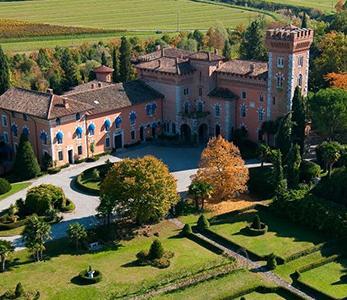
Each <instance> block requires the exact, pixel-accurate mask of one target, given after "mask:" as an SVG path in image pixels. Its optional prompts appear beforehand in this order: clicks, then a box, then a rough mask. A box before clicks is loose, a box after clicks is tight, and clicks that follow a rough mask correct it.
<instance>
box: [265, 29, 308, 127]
mask: <svg viewBox="0 0 347 300" xmlns="http://www.w3.org/2000/svg"><path fill="white" fill-rule="evenodd" d="M312 41H313V30H311V29H306V28H298V27H295V26H293V25H289V26H286V27H283V28H278V29H270V30H268V31H267V32H266V46H267V48H268V51H269V61H268V72H269V73H268V86H267V119H268V120H275V119H276V118H278V117H280V116H283V115H285V114H286V113H287V112H289V111H290V110H291V107H292V99H293V95H294V90H295V88H296V87H297V86H299V87H300V88H301V91H302V94H303V95H307V92H308V71H309V59H310V52H309V51H310V47H311V44H312Z"/></svg>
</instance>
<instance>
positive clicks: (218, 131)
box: [215, 125, 220, 136]
mask: <svg viewBox="0 0 347 300" xmlns="http://www.w3.org/2000/svg"><path fill="white" fill-rule="evenodd" d="M215 135H216V136H220V126H219V125H216V131H215Z"/></svg>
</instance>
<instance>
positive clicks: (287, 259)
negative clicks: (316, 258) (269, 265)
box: [278, 243, 325, 264]
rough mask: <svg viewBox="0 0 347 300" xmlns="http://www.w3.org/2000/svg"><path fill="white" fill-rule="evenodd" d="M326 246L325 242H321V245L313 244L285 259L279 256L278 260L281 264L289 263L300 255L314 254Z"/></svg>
mask: <svg viewBox="0 0 347 300" xmlns="http://www.w3.org/2000/svg"><path fill="white" fill-rule="evenodd" d="M324 246H325V243H323V244H319V245H316V246H313V247H311V248H308V249H305V250H302V251H299V252H296V253H294V254H292V255H290V256H288V257H286V258H284V259H283V258H281V257H278V261H279V263H280V264H284V263H288V262H290V261H293V260H296V259H298V258H300V257H303V256H306V255H309V254H312V253H314V252H317V251H319V250H321V249H322V248H323V247H324Z"/></svg>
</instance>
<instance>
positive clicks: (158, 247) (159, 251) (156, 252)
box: [148, 239, 164, 259]
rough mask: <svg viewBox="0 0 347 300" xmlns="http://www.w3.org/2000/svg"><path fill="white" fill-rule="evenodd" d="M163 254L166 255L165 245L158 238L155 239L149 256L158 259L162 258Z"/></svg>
mask: <svg viewBox="0 0 347 300" xmlns="http://www.w3.org/2000/svg"><path fill="white" fill-rule="evenodd" d="M163 255H164V248H163V245H162V244H161V242H160V241H159V240H158V239H157V240H154V241H153V243H152V245H151V248H150V249H149V253H148V258H149V259H158V258H162V257H163Z"/></svg>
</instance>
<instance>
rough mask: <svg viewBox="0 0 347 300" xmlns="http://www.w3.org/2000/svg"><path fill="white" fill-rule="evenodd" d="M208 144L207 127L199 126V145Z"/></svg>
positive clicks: (204, 125)
mask: <svg viewBox="0 0 347 300" xmlns="http://www.w3.org/2000/svg"><path fill="white" fill-rule="evenodd" d="M207 142H208V126H207V125H206V124H201V125H200V126H199V143H200V144H204V143H207Z"/></svg>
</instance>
